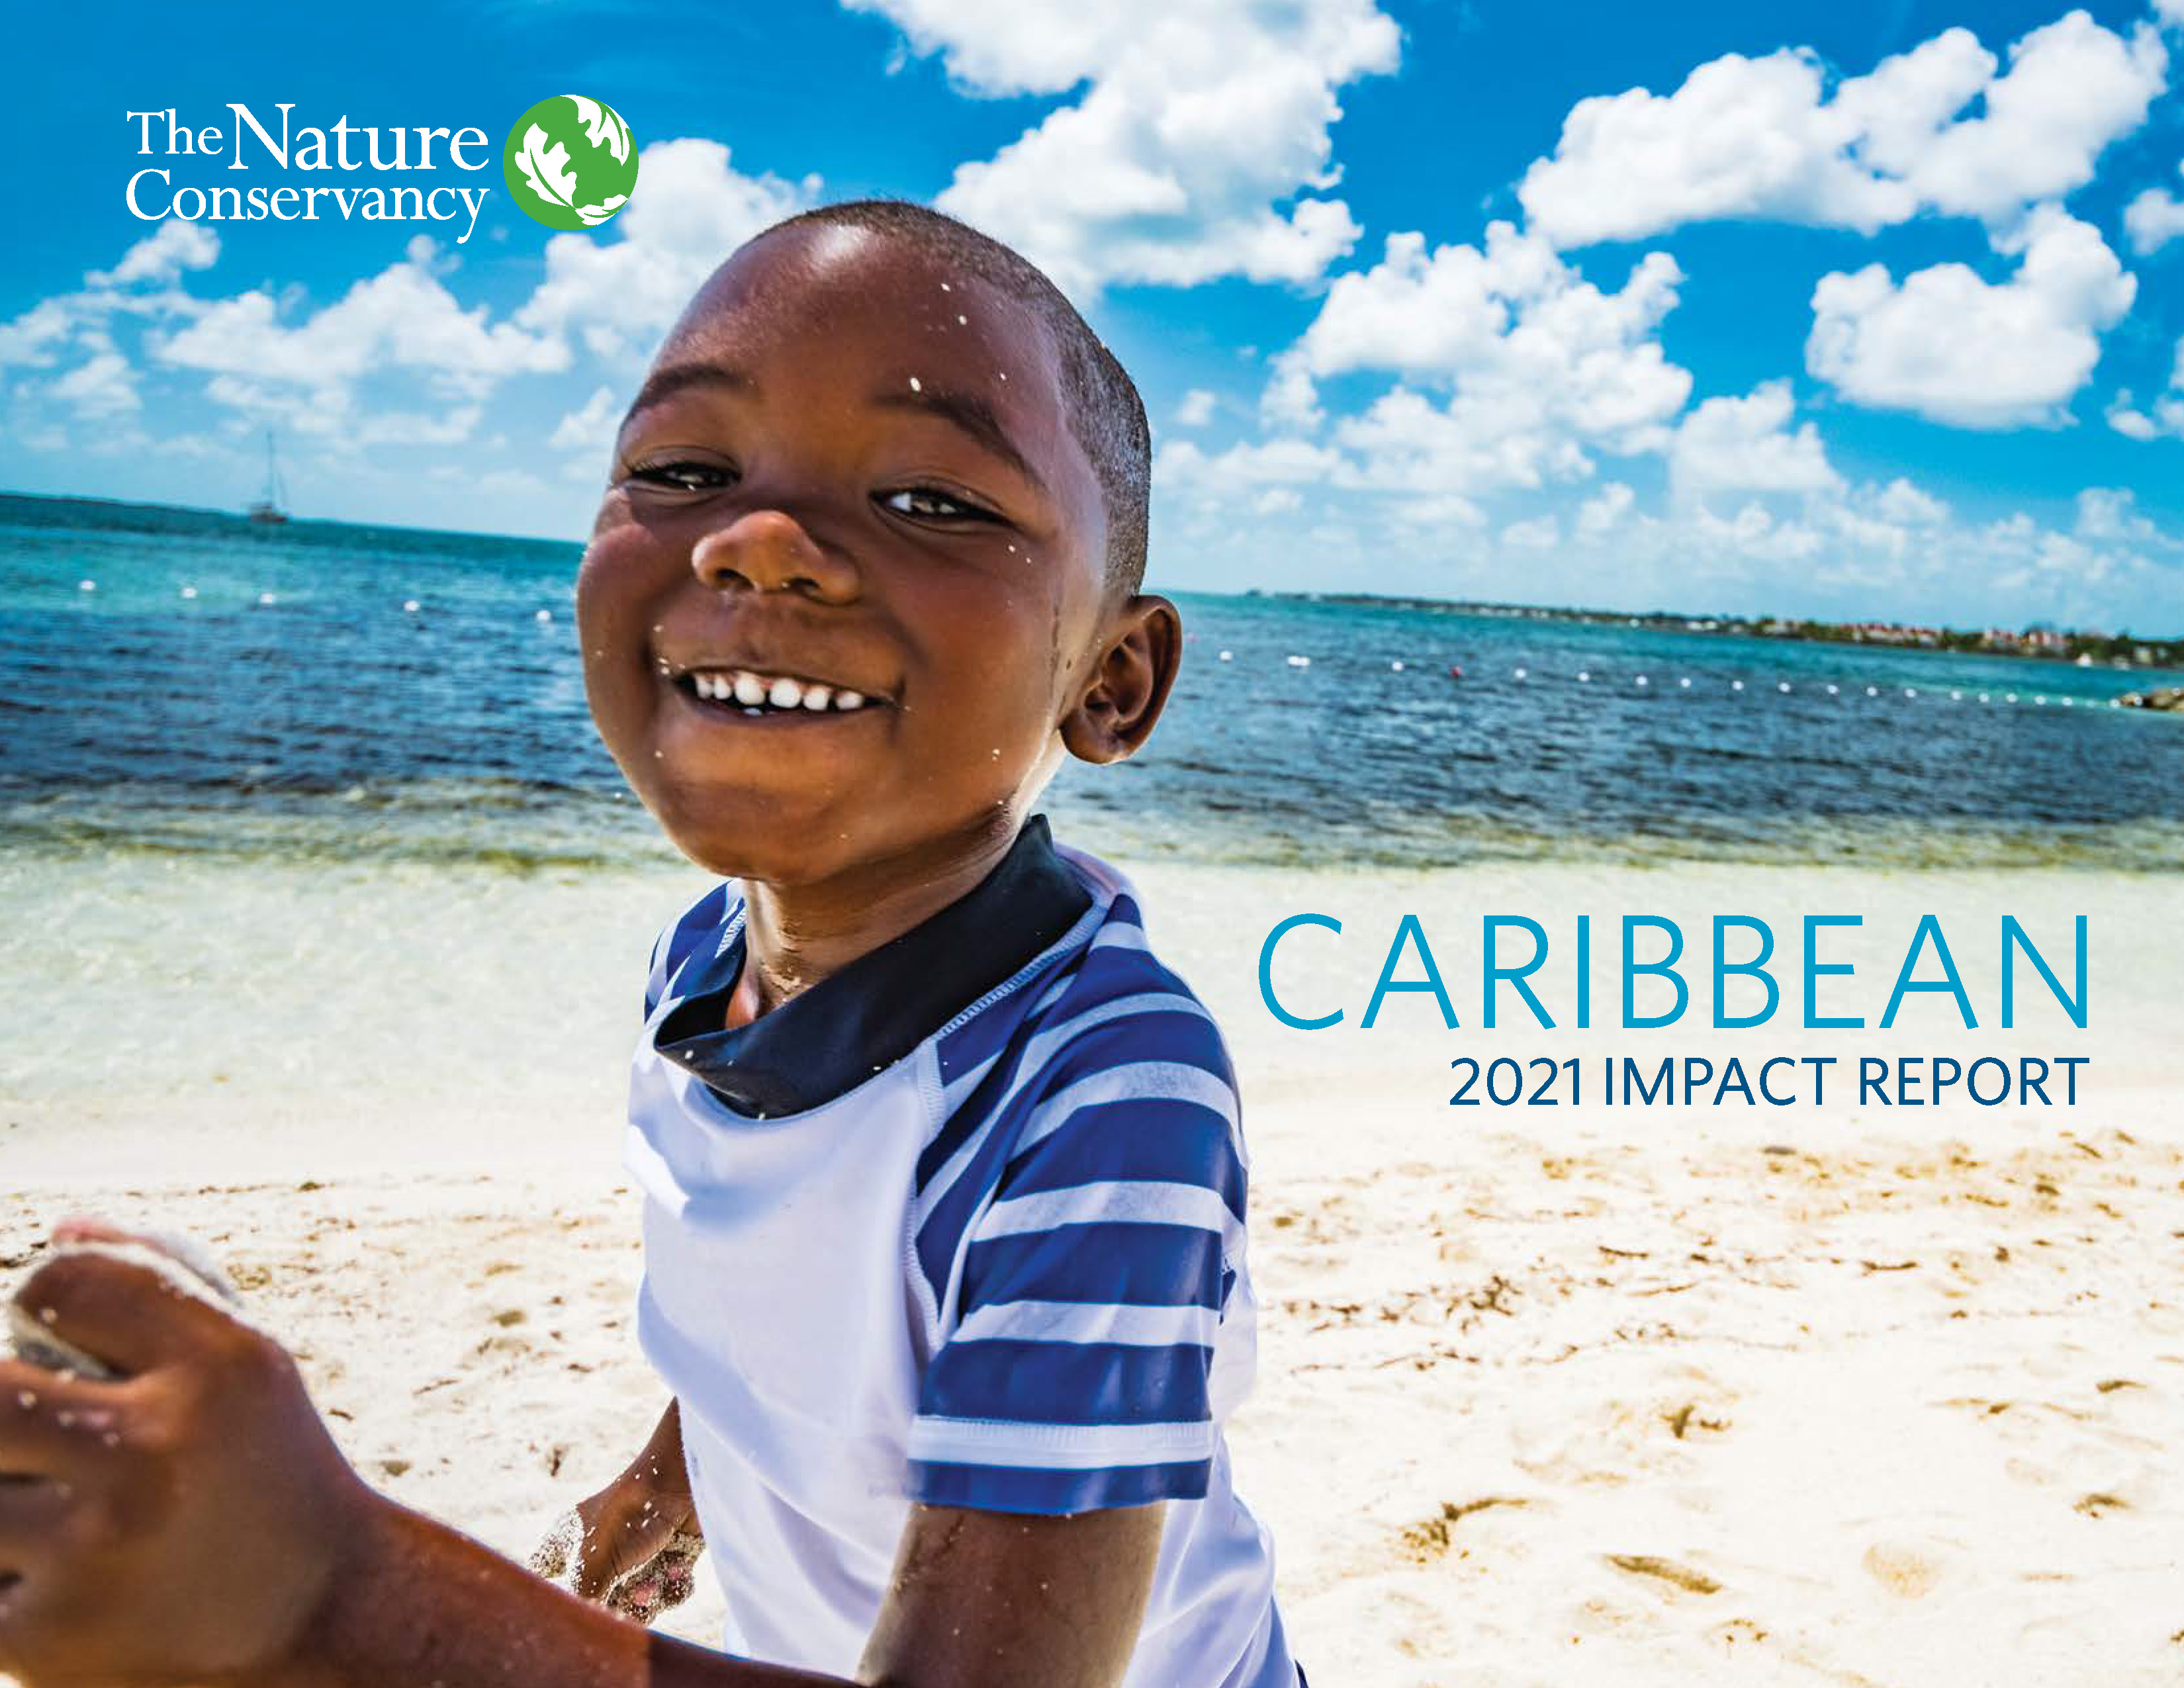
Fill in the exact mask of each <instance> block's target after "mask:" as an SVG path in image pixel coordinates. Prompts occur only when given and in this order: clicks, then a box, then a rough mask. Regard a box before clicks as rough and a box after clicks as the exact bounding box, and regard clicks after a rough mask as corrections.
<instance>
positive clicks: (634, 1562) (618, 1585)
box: [569, 1472, 704, 1623]
mask: <svg viewBox="0 0 2184 1688" xmlns="http://www.w3.org/2000/svg"><path fill="white" fill-rule="evenodd" d="M576 1515H577V1522H578V1524H579V1525H580V1526H581V1534H580V1535H579V1536H578V1538H577V1549H576V1552H575V1555H574V1557H575V1560H576V1563H575V1565H574V1567H573V1573H574V1574H573V1575H572V1576H571V1579H570V1584H569V1585H570V1587H571V1588H572V1589H573V1590H575V1591H576V1592H577V1594H579V1595H582V1596H583V1597H584V1598H585V1599H586V1600H593V1601H598V1602H601V1603H603V1604H605V1605H608V1606H610V1607H612V1608H613V1609H614V1610H616V1611H617V1612H621V1613H626V1614H627V1616H629V1617H632V1618H636V1619H638V1621H639V1622H640V1623H641V1622H643V1620H644V1619H646V1618H652V1617H656V1616H657V1615H658V1614H659V1613H661V1612H664V1611H666V1609H667V1608H668V1607H671V1606H677V1605H680V1604H681V1603H682V1602H683V1601H684V1600H686V1599H688V1597H689V1594H690V1590H691V1586H692V1582H693V1579H694V1573H695V1570H696V1565H697V1556H696V1554H695V1552H692V1551H688V1550H689V1549H691V1548H693V1547H694V1546H702V1544H703V1540H704V1539H703V1537H702V1536H701V1535H699V1529H698V1515H697V1513H696V1511H695V1509H694V1507H692V1506H691V1503H690V1495H689V1491H688V1490H687V1489H686V1490H684V1491H683V1492H682V1494H681V1495H680V1496H677V1495H674V1494H670V1493H663V1492H661V1491H660V1490H655V1489H650V1488H648V1487H646V1486H645V1485H644V1484H643V1481H642V1480H641V1479H638V1478H637V1477H635V1476H632V1474H629V1473H627V1472H625V1473H623V1474H622V1475H621V1476H620V1477H617V1478H616V1479H615V1480H614V1481H613V1482H611V1483H610V1484H609V1485H607V1486H606V1487H605V1488H604V1489H602V1490H599V1493H598V1494H596V1495H593V1496H591V1497H590V1498H589V1499H588V1500H584V1501H578V1502H577V1514H576ZM678 1537H680V1538H681V1542H680V1543H679V1544H678V1543H677V1538H678ZM678 1545H680V1546H682V1547H683V1548H684V1549H685V1550H686V1551H684V1552H677V1553H669V1552H668V1551H667V1550H668V1549H670V1548H671V1547H675V1546H678ZM663 1555H665V1556H666V1557H662V1556H663ZM655 1560H656V1561H659V1562H660V1563H656V1564H655V1563H653V1562H655ZM640 1570H642V1571H643V1572H644V1573H645V1574H643V1575H642V1576H638V1577H632V1576H631V1574H632V1572H637V1571H640ZM626 1578H627V1579H629V1580H627V1581H625V1580H624V1579H626ZM610 1596H611V1598H610Z"/></svg>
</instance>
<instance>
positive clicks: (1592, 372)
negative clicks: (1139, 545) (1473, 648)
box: [1262, 222, 1691, 493]
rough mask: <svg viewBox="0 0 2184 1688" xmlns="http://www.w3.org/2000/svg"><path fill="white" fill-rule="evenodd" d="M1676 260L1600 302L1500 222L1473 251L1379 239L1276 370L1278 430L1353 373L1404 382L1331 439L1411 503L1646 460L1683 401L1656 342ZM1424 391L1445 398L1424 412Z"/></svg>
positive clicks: (1270, 395)
mask: <svg viewBox="0 0 2184 1688" xmlns="http://www.w3.org/2000/svg"><path fill="white" fill-rule="evenodd" d="M1681 280H1682V275H1681V272H1680V270H1678V269H1677V267H1676V264H1675V260H1674V259H1671V258H1670V257H1669V256H1668V254H1667V253H1649V254H1647V255H1646V257H1645V258H1644V259H1641V260H1640V262H1639V263H1637V264H1636V265H1634V266H1633V267H1632V269H1631V270H1630V275H1629V276H1628V278H1627V279H1626V280H1625V281H1624V285H1623V286H1622V287H1620V288H1619V289H1618V290H1616V291H1615V292H1602V290H1601V289H1600V288H1598V287H1595V286H1594V285H1593V284H1592V283H1591V282H1590V281H1585V279H1584V278H1583V277H1582V276H1580V275H1579V274H1578V272H1577V271H1576V270H1574V269H1572V268H1571V267H1570V266H1569V265H1567V264H1565V263H1564V262H1563V260H1562V259H1561V258H1560V257H1559V256H1557V253H1555V252H1554V250H1553V249H1552V248H1551V247H1549V246H1548V245H1547V244H1546V242H1544V241H1541V240H1539V239H1538V238H1536V237H1532V236H1529V235H1523V234H1519V233H1518V231H1516V229H1515V228H1514V227H1513V226H1511V225H1509V224H1507V223H1500V222H1497V223H1495V224H1492V225H1491V226H1489V228H1488V229H1487V231H1486V239H1485V244H1484V246H1483V248H1482V247H1474V246H1462V245H1450V246H1443V247H1440V248H1435V249H1434V250H1433V251H1432V252H1431V253H1429V252H1428V251H1427V249H1426V244H1425V240H1424V237H1423V236H1421V235H1418V234H1398V235H1391V236H1390V237H1389V239H1388V242H1387V245H1386V248H1385V253H1384V254H1383V256H1382V258H1381V260H1380V262H1379V263H1378V264H1376V265H1373V268H1371V269H1370V270H1358V271H1353V272H1351V274H1349V275H1346V276H1338V277H1337V278H1336V279H1335V281H1334V283H1333V285H1332V286H1331V287H1329V289H1328V294H1327V298H1326V300H1325V301H1324V303H1323V304H1322V305H1321V307H1320V310H1319V314H1318V316H1317V317H1316V318H1314V319H1313V320H1312V324H1311V326H1309V327H1308V328H1307V330H1306V331H1305V333H1304V335H1303V336H1302V337H1301V338H1300V339H1299V340H1298V341H1297V343H1295V345H1294V346H1292V347H1290V348H1289V349H1288V350H1286V351H1284V353H1282V354H1280V355H1279V357H1278V358H1277V359H1275V360H1274V370H1273V379H1272V381H1271V382H1270V383H1269V385H1268V391H1267V393H1266V395H1265V397H1264V399H1263V401H1262V410H1263V413H1264V414H1265V415H1266V416H1267V418H1268V420H1269V421H1271V422H1272V423H1273V424H1274V425H1275V426H1278V427H1283V426H1286V427H1295V428H1307V429H1308V428H1310V427H1312V426H1317V424H1318V420H1319V406H1318V382H1320V381H1322V380H1323V379H1327V378H1331V377H1334V376H1344V375H1350V374H1354V373H1357V372H1361V371H1370V372H1374V373H1381V374H1390V375H1394V376H1398V377H1400V378H1401V381H1402V382H1403V384H1401V385H1399V386H1397V387H1395V388H1393V389H1392V390H1390V391H1389V392H1387V393H1384V394H1382V395H1381V396H1380V397H1379V398H1378V399H1377V400H1375V401H1374V402H1373V404H1371V405H1370V406H1369V407H1368V409H1366V410H1365V411H1364V412H1363V413H1362V415H1353V416H1351V417H1348V418H1346V419H1345V420H1344V421H1342V422H1341V423H1340V426H1339V427H1338V429H1337V438H1338V440H1339V441H1340V443H1342V444H1344V445H1345V446H1346V447H1348V448H1351V449H1352V450H1353V451H1355V452H1357V453H1358V454H1361V455H1362V458H1363V459H1364V460H1365V462H1364V464H1363V465H1362V467H1360V468H1359V469H1358V470H1357V475H1358V476H1359V478H1360V479H1361V480H1362V481H1363V482H1366V483H1368V484H1378V485H1382V486H1387V487H1401V488H1403V489H1407V490H1412V491H1417V492H1421V493H1430V492H1432V491H1435V490H1438V489H1442V488H1446V489H1447V490H1451V491H1455V492H1459V493H1474V492H1479V491H1482V490H1489V489H1491V488H1493V487H1504V486H1524V487H1532V486H1538V485H1540V484H1541V482H1543V481H1544V480H1546V479H1551V478H1563V479H1567V478H1572V477H1575V476H1583V475H1585V474H1588V473H1590V472H1591V466H1592V460H1591V450H1593V449H1595V448H1598V449H1605V450H1608V451H1613V452H1618V453H1629V452H1632V451H1638V450H1644V449H1648V448H1652V447H1655V446H1658V444H1659V443H1661V442H1662V441H1663V440H1664V439H1665V438H1666V437H1667V434H1666V428H1667V424H1668V422H1669V419H1671V418H1672V417H1673V416H1674V415H1675V414H1676V412H1677V411H1679V410H1680V409H1682V408H1683V404H1684V401H1685V398H1687V397H1688V396H1689V395H1690V393H1691V376H1690V375H1689V373H1688V372H1686V371H1685V370H1681V369H1679V368H1678V367H1676V366H1675V365H1673V364H1671V363H1669V362H1668V360H1667V359H1665V358H1664V357H1663V354H1662V352H1661V348H1660V345H1659V343H1658V341H1657V340H1656V339H1655V338H1654V334H1655V331H1657V330H1658V327H1659V326H1660V323H1661V320H1662V319H1663V317H1664V316H1665V315H1667V314H1668V312H1669V310H1670V309H1672V308H1673V307H1674V304H1675V302H1676V287H1677V284H1678V283H1679V282H1680V281H1681ZM1421 388H1435V389H1440V390H1442V391H1445V392H1446V393H1447V395H1448V396H1447V398H1446V402H1445V403H1444V404H1440V405H1438V406H1436V405H1435V404H1433V403H1432V402H1431V401H1430V400H1429V398H1428V397H1427V396H1426V394H1425V393H1424V392H1422V391H1421V390H1420V389H1421Z"/></svg>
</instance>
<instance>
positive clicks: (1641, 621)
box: [0, 489, 2184, 670]
mask: <svg viewBox="0 0 2184 1688" xmlns="http://www.w3.org/2000/svg"><path fill="white" fill-rule="evenodd" d="M14 504H28V505H34V506H39V507H42V508H44V509H46V510H58V509H61V508H65V509H67V510H71V511H75V512H81V513H84V514H87V515H92V516H93V517H94V518H103V521H98V522H97V525H99V526H109V527H121V528H127V527H130V526H151V527H153V528H155V529H158V528H165V527H170V526H171V525H172V523H173V521H174V518H175V517H177V516H182V517H188V518H192V519H193V520H196V521H206V522H209V523H217V524H219V525H220V526H230V525H231V526H233V527H234V528H235V529H236V531H237V532H239V533H264V532H267V531H268V530H266V529H265V528H262V527H260V526H256V525H254V524H253V523H252V522H251V521H250V519H249V518H248V516H247V515H244V514H243V513H242V512H241V511H239V510H216V509H211V508H208V507H206V506H204V505H201V504H154V503H147V502H145V501H143V500H141V499H105V498H98V497H96V496H92V495H89V494H79V493H18V492H9V491H7V490H5V489H0V520H4V519H5V516H6V512H7V508H8V506H9V505H14ZM132 516H134V517H136V518H139V520H138V521H136V522H131V521H129V520H128V518H130V517H132ZM298 529H302V530H306V531H308V530H310V529H320V530H333V529H338V530H341V531H343V532H350V533H356V532H365V533H372V532H380V533H389V534H398V535H401V536H403V537H404V538H405V539H406V540H408V541H409V542H411V543H415V540H417V539H419V538H432V537H442V538H448V539H455V540H460V541H464V542H465V543H475V542H476V541H479V540H492V541H493V542H495V543H504V544H511V545H539V546H553V547H555V548H557V549H565V550H568V551H578V550H581V549H582V545H581V543H580V542H578V541H576V540H573V539H546V538H538V537H537V536H535V535H530V534H509V533H489V532H482V531H472V530H465V529H456V528H441V527H410V526H403V525H401V524H400V523H397V522H384V521H376V522H354V521H336V520H334V519H332V518H331V517H314V516H297V515H291V517H290V518H289V520H288V521H286V522H284V523H282V524H281V527H280V528H279V529H278V530H274V531H277V532H285V533H287V535H288V536H289V537H290V538H304V537H305V534H304V533H299V532H297V530H298ZM1179 589H1182V590H1187V591H1190V595H1191V596H1194V597H1204V598H1229V599H1245V600H1250V599H1270V600H1279V601H1282V602H1285V603H1298V604H1351V605H1355V606H1357V607H1360V608H1364V609H1380V610H1417V611H1419V612H1422V613H1424V614H1428V615H1441V616H1449V615H1454V616H1484V617H1489V618H1493V619H1499V620H1507V621H1551V622H1557V623H1563V624H1567V625H1574V626H1594V627H1608V626H1613V627H1646V628H1651V629H1653V630H1655V631H1657V632H1691V633H1726V634H1731V635H1736V636H1739V637H1743V638H1779V639H1786V640H1788V641H1790V642H1791V643H1806V644H1814V643H1818V644H1853V645H1879V646H1881V647H1884V648H1886V649H1892V650H1941V651H1951V652H1954V653H1956V654H1958V655H1975V656H2025V657H2035V658H2038V659H2041V660H2047V661H2051V662H2052V661H2064V662H2072V663H2076V664H2078V666H2084V667H2103V668H2116V669H2126V670H2127V669H2137V668H2178V667H2184V634H2179V635H2177V636H2175V637H2171V638H2137V637H2134V636H2132V635H2131V634H2129V633H2123V632H2118V633H2106V632H2090V631H2087V630H2083V629H2075V628H2074V629H2057V628H2047V627H2028V628H2025V629H2023V630H2021V631H2020V630H2006V629H2000V628H1987V629H1979V630H1974V629H1965V628H1947V627H1908V626H1904V625H1903V624H1900V623H1895V622H1878V621H1864V622H1835V621H1814V620H1809V619H1792V618H1789V617H1776V616H1697V615H1692V614H1691V613H1689V612H1687V611H1680V610H1641V611H1638V612H1636V613H1633V612H1631V611H1630V610H1600V609H1588V608H1585V607H1583V606H1580V605H1569V604H1501V603H1489V602H1483V601H1477V600H1468V599H1449V598H1422V597H1413V596H1405V595H1396V594H1382V593H1370V592H1266V591H1262V590H1260V589H1258V588H1248V589H1246V590H1245V591H1243V592H1210V591H1204V590H1192V589H1190V588H1179ZM2081 659H2084V660H2082V661H2081Z"/></svg>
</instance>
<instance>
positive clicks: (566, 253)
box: [515, 140, 819, 359]
mask: <svg viewBox="0 0 2184 1688" xmlns="http://www.w3.org/2000/svg"><path fill="white" fill-rule="evenodd" d="M728 158H729V154H728V149H727V148H726V147H724V146H722V145H721V143H720V142H717V141H699V140H678V141H661V142H655V143H654V144H653V145H652V146H649V147H647V148H644V150H643V153H641V154H640V155H639V159H638V164H639V168H640V170H641V171H642V174H643V181H644V192H642V193H640V194H638V195H637V196H636V197H635V198H632V200H631V201H630V204H629V209H627V210H626V211H624V212H623V213H622V214H621V216H619V217H617V218H616V220H615V221H614V224H613V227H614V230H615V231H616V234H617V235H618V236H619V238H617V239H612V240H603V239H600V238H599V237H597V236H594V235H592V234H590V233H584V234H560V235H555V236H554V237H553V238H552V239H551V240H549V241H548V242H546V279H545V280H544V281H543V282H541V283H540V284H539V287H538V291H537V292H534V293H532V296H531V298H530V299H529V301H528V302H527V303H526V304H525V305H524V306H523V308H522V309H521V310H519V311H518V312H517V313H516V315H515V321H516V323H517V324H518V325H519V326H521V327H523V328H526V329H530V330H532V331H535V332H538V333H540V334H543V335H549V336H559V335H560V334H562V333H564V332H570V331H573V332H576V333H577V334H579V335H581V336H582V338H583V341H584V343H585V344H586V346H587V347H588V348H590V349H591V350H592V351H593V352H594V353H595V354H599V355H600V356H602V357H609V358H625V359H626V358H632V357H637V356H641V355H643V354H646V353H648V352H649V350H650V349H651V348H652V345H653V343H655V341H657V340H658V339H659V338H660V335H661V334H663V333H664V332H665V331H666V329H667V328H668V326H669V325H671V323H672V322H673V321H674V320H675V318H676V316H677V314H678V313H679V312H680V311H681V310H682V307H683V306H684V305H685V304H688V303H689V300H690V295H691V294H692V293H694V292H696V291H697V289H698V285H699V282H701V281H704V280H705V278H706V276H710V275H711V274H712V273H713V271H714V270H716V268H718V267H719V265H720V264H721V260H722V259H726V258H727V255H728V254H729V253H732V252H733V251H734V250H735V249H736V248H738V247H739V246H741V245H742V244H743V243H744V242H745V241H747V240H749V238H750V237H752V236H753V235H755V234H756V233H758V232H759V231H760V230H761V229H765V228H766V227H768V226H771V225H772V224H774V223H777V222H779V221H780V220H782V219H783V217H787V216H791V215H794V214H795V213H796V212H798V211H800V210H803V209H806V208H807V207H808V206H810V205H811V203H812V202H813V200H814V199H816V197H817V195H818V192H819V180H818V178H817V177H816V176H807V177H806V178H805V180H804V181H801V182H799V183H794V184H792V183H789V182H786V181H782V180H781V179H780V178H779V177H777V176H773V175H755V176H753V175H744V174H743V173H742V172H740V171H739V170H736V169H735V168H734V167H733V165H732V164H730V163H729V161H728Z"/></svg>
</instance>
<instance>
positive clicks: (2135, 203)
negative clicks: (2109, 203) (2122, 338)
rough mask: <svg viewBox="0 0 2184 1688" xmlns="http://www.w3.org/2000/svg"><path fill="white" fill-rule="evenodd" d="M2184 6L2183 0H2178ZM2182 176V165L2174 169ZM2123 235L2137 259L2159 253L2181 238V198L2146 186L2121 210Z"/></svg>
mask: <svg viewBox="0 0 2184 1688" xmlns="http://www.w3.org/2000/svg"><path fill="white" fill-rule="evenodd" d="M2178 3H2179V4H2180V5H2184V0H2178ZM2176 170H2177V174H2178V175H2184V164H2179V165H2177V167H2176ZM2123 226H2124V232H2125V233H2126V234H2127V235H2129V236H2130V237H2131V250H2132V251H2133V252H2135V253H2137V254H2138V255H2139V256H2140V257H2141V258H2143V257H2145V256H2146V255H2147V254H2148V253H2152V252H2159V251H2160V250H2161V248H2163V247H2165V246H2166V245H2168V244H2169V242H2170V241H2172V240H2175V239H2176V237H2178V236H2179V235H2184V199H2180V198H2177V197H2176V195H2175V194H2173V193H2164V192H2162V191H2161V190H2160V189H2159V188H2158V187H2149V188H2148V189H2147V190H2146V191H2145V192H2143V193H2142V194H2140V195H2139V196H2138V197H2137V198H2136V199H2134V200H2132V201H2131V203H2130V204H2128V205H2126V206H2125V207H2124V212H2123Z"/></svg>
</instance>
